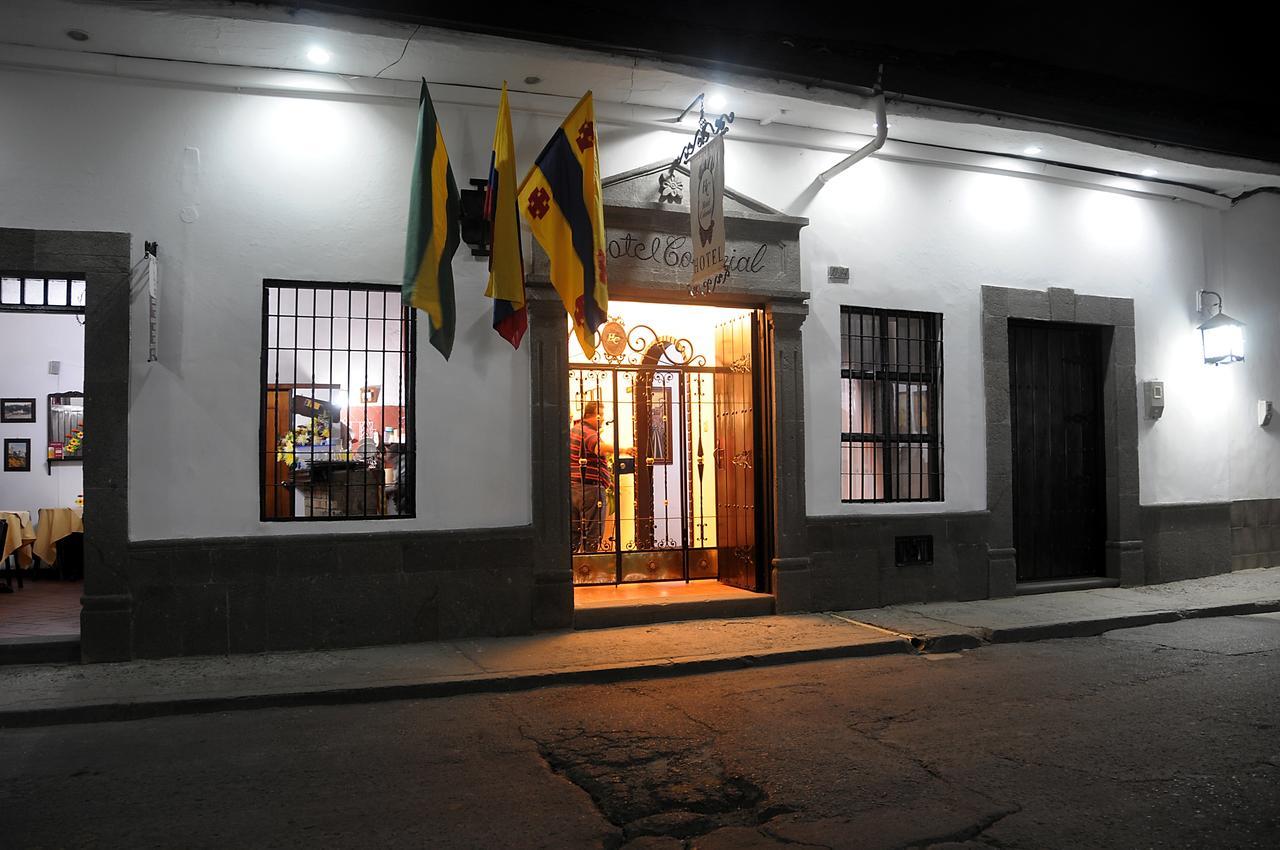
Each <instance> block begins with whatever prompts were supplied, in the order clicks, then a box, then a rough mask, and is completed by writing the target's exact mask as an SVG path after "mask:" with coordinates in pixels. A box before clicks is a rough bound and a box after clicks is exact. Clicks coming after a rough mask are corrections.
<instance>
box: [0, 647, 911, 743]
mask: <svg viewBox="0 0 1280 850" xmlns="http://www.w3.org/2000/svg"><path fill="white" fill-rule="evenodd" d="M912 651H913V649H912V645H911V642H910V641H908V640H906V639H904V638H897V637H886V638H885V639H884V640H876V641H869V642H868V641H863V642H859V643H853V644H838V645H832V646H817V647H809V648H804V649H783V650H776V651H766V652H761V653H755V654H750V653H745V654H733V655H718V656H704V657H701V658H690V659H686V660H679V661H673V660H670V659H663V660H657V661H640V662H632V663H627V664H618V665H601V666H592V667H580V668H571V669H566V670H544V671H536V672H531V673H497V674H490V675H484V674H480V675H477V676H468V677H453V678H439V679H428V680H424V681H421V682H411V683H407V684H405V683H398V684H382V685H379V684H372V685H364V686H360V687H351V688H347V687H329V688H317V689H314V690H299V691H282V692H279V693H268V694H239V695H225V696H221V695H219V696H206V697H185V698H184V697H167V698H160V699H141V700H137V701H132V702H103V703H82V704H78V705H65V706H50V707H45V708H24V709H17V710H9V711H3V710H0V729H15V728H30V727H39V726H55V725H63V724H69V723H110V722H119V721H125V720H142V719H146V718H151V717H164V716H171V715H179V714H207V713H212V712H221V711H251V710H256V709H262V708H293V707H301V706H316V705H349V704H353V703H372V702H386V701H390V700H404V699H438V698H440V697H451V696H461V695H464V694H481V693H509V692H514V691H525V690H531V689H533V688H545V687H550V686H552V685H587V684H610V683H613V682H626V681H636V680H641V679H659V678H672V677H675V676H691V675H695V674H698V673H716V672H721V671H725V670H741V669H745V668H749V667H771V666H778V665H783V664H794V663H797V662H801V661H822V660H828V659H836V658H870V657H875V656H880V655H901V654H909V653H911V652H912Z"/></svg>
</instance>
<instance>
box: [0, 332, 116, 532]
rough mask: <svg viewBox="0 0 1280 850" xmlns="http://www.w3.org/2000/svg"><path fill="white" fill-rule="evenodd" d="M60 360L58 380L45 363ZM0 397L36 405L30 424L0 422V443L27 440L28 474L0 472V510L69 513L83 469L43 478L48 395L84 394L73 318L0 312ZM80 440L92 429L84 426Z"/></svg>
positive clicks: (79, 335) (80, 345)
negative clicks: (31, 401) (63, 510)
mask: <svg viewBox="0 0 1280 850" xmlns="http://www.w3.org/2000/svg"><path fill="white" fill-rule="evenodd" d="M50 360H58V361H61V363H62V367H61V370H60V372H59V374H57V375H50V374H49V361H50ZM0 364H3V366H4V368H3V369H0V397H2V398H32V397H34V398H35V400H36V421H35V423H34V424H33V423H18V422H0V441H2V440H5V439H23V440H30V441H31V471H30V472H7V471H0V510H17V511H30V512H31V520H32V522H34V521H35V520H36V516H37V512H38V510H39V509H40V508H69V507H73V506H74V505H75V503H76V497H77V496H79V495H80V494H82V493H83V492H84V466H83V465H82V464H79V463H61V464H54V465H53V470H52V472H53V474H52V475H46V474H45V464H44V461H45V457H46V456H47V453H48V447H49V394H50V393H64V392H84V326H83V325H81V324H80V322H79V321H77V320H76V317H75V316H67V315H56V314H50V313H0ZM85 439H93V425H92V423H90V422H88V421H86V422H85Z"/></svg>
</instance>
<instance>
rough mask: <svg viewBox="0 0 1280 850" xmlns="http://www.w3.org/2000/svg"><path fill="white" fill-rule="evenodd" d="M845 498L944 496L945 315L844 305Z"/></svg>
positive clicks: (938, 498)
mask: <svg viewBox="0 0 1280 850" xmlns="http://www.w3.org/2000/svg"><path fill="white" fill-rule="evenodd" d="M840 351H841V354H840V379H841V380H840V385H841V390H840V394H841V409H840V413H841V434H840V498H841V501H845V502H936V501H941V499H942V315H941V314H939V313H916V312H908V311H903V310H876V309H870V308H864V307H841V308H840Z"/></svg>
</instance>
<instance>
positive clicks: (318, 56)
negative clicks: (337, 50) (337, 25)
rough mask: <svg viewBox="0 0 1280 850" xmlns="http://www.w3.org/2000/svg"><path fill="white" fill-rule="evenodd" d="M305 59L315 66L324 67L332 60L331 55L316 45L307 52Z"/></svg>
mask: <svg viewBox="0 0 1280 850" xmlns="http://www.w3.org/2000/svg"><path fill="white" fill-rule="evenodd" d="M307 58H308V59H310V60H311V61H312V62H314V63H315V64H317V65H326V64H328V62H329V60H330V59H332V58H333V54H332V53H330V52H329V51H327V50H325V49H324V48H323V47H320V46H319V45H316V46H314V47H312V48H311V49H310V50H308V51H307Z"/></svg>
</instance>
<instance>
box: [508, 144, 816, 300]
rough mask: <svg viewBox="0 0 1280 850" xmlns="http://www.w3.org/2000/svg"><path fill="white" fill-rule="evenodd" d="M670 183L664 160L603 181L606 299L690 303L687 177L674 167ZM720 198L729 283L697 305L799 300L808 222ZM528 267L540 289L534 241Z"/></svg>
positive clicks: (541, 271) (542, 269) (734, 196)
mask: <svg viewBox="0 0 1280 850" xmlns="http://www.w3.org/2000/svg"><path fill="white" fill-rule="evenodd" d="M671 176H672V170H671V161H670V160H666V161H664V162H655V163H653V164H651V165H646V166H644V167H642V168H636V169H632V170H631V171H627V172H624V173H622V174H617V175H614V176H612V177H608V178H606V179H604V180H602V181H601V188H602V189H603V190H604V224H605V236H606V240H607V242H608V252H609V255H608V258H607V262H608V270H609V293H610V295H611V296H612V297H615V298H628V297H632V298H654V297H666V296H668V295H669V296H670V297H671V300H678V301H687V300H690V299H691V297H692V296H690V295H689V293H688V287H689V282H690V280H691V278H692V269H691V265H692V256H691V250H690V249H691V242H692V240H691V236H690V232H689V195H688V193H689V170H688V169H687V168H683V167H677V168H676V169H675V171H674V177H675V181H676V182H675V183H672V182H671V179H670V178H671ZM663 178H666V180H667V182H666V183H665V185H664V183H663ZM677 184H678V189H677ZM664 188H665V189H666V191H665V192H664ZM724 195H725V197H724V211H725V236H726V244H725V248H726V252H727V254H728V258H729V271H730V277H729V280H728V281H727V282H726V283H725V284H722V285H721V286H720V287H719V288H718V289H717V290H716V292H715V294H714V296H712V297H710V298H700V299H698V300H699V301H703V302H704V303H706V302H722V303H740V304H753V305H763V304H766V303H769V302H773V301H793V302H794V301H803V300H805V299H806V298H807V297H808V295H807V293H806V292H804V291H803V287H802V285H801V274H800V230H801V228H803V227H805V226H806V225H807V224H808V223H809V220H808V219H807V218H799V217H796V216H789V215H786V214H784V213H782V212H780V211H778V210H776V209H774V208H772V207H770V206H768V205H767V204H764V203H761V202H760V201H757V200H755V199H754V198H751V197H749V196H747V195H744V194H742V193H741V192H738V191H736V190H734V189H732V188H730V187H728V186H726V187H725V192H724ZM677 196H678V198H679V200H678V201H677V200H675V198H676V197H677ZM532 260H533V262H532V264H531V266H530V275H529V277H530V279H531V280H532V281H543V282H545V281H546V280H547V278H546V275H547V265H546V256H545V254H543V252H542V249H541V246H539V245H538V244H537V242H536V240H535V241H534V248H533V257H532Z"/></svg>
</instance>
